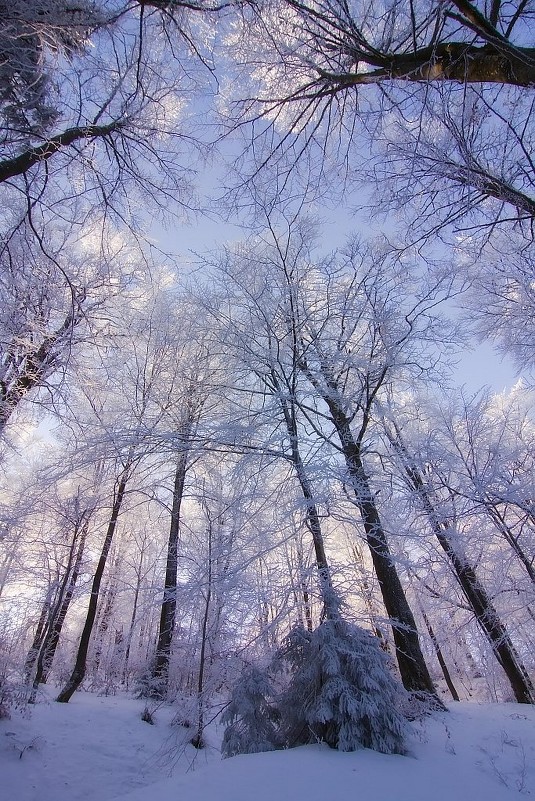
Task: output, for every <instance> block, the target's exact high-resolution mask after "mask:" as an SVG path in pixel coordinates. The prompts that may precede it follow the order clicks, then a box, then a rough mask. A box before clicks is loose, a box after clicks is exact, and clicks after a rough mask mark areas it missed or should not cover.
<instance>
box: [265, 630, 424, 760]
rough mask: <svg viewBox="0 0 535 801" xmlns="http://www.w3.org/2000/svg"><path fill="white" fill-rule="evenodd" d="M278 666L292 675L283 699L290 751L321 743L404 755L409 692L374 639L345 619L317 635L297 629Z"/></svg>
mask: <svg viewBox="0 0 535 801" xmlns="http://www.w3.org/2000/svg"><path fill="white" fill-rule="evenodd" d="M277 663H279V664H280V665H281V667H282V669H288V668H289V672H290V676H291V678H290V682H289V684H288V687H287V688H286V690H285V691H284V692H283V694H282V695H281V697H280V699H279V704H280V708H281V710H284V714H283V718H282V725H283V729H284V739H285V741H286V743H287V744H288V746H290V747H291V746H294V745H301V744H305V743H312V742H318V741H319V742H326V743H327V744H328V745H330V746H331V747H332V748H337V749H339V750H340V751H355V750H357V749H359V748H372V749H374V750H375V751H381V752H382V753H385V754H395V753H403V752H404V751H405V748H404V738H405V735H406V733H407V725H408V724H407V721H406V719H405V718H404V716H403V715H402V713H401V711H400V707H401V703H402V700H403V698H404V694H405V693H404V691H403V689H402V687H401V685H400V684H399V683H398V682H397V681H396V679H395V678H394V676H393V675H392V673H391V672H390V670H389V665H388V657H387V655H386V654H385V653H384V651H383V650H382V649H381V647H380V644H379V641H378V640H377V638H376V637H374V636H373V635H371V634H369V633H368V632H367V631H365V630H364V629H361V628H359V627H358V626H355V625H352V624H351V623H347V622H346V621H344V620H342V619H341V618H338V619H335V620H325V621H324V622H323V623H321V625H320V626H318V628H317V629H315V631H313V632H309V631H307V630H306V629H304V628H303V627H302V626H298V627H295V628H294V629H292V631H291V632H290V634H289V635H288V637H287V638H286V640H285V641H284V643H283V645H282V647H281V648H280V650H279V652H278V654H277V655H276V657H275V665H277Z"/></svg>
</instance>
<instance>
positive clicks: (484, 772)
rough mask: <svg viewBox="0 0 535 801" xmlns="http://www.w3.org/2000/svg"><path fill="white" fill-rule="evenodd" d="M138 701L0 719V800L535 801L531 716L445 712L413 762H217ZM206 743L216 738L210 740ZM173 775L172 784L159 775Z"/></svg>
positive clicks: (490, 710)
mask: <svg viewBox="0 0 535 801" xmlns="http://www.w3.org/2000/svg"><path fill="white" fill-rule="evenodd" d="M142 709H143V703H142V702H141V701H134V700H132V699H128V698H122V697H118V696H116V697H110V698H99V697H96V696H94V695H91V694H88V693H78V694H76V695H75V696H74V697H73V699H72V700H71V702H70V703H69V704H67V705H64V704H56V703H54V702H50V703H48V704H47V703H42V704H39V705H37V706H36V707H35V708H34V709H33V711H32V712H31V715H30V716H29V717H28V716H21V715H20V713H14V714H13V716H12V719H11V720H7V721H6V720H3V721H0V777H1V780H0V781H1V783H0V798H1V799H2V801H112V800H114V799H117V801H286V800H288V801H301V800H302V801H346V799H347V801H350V799H351V801H359V800H360V799H362V801H480V800H481V801H508V799H526V798H529V797H530V796H531V797H533V798H535V709H534V708H532V707H527V706H520V705H518V704H504V705H491V704H487V705H481V706H479V705H476V704H469V703H462V704H454V705H452V706H451V707H450V710H451V711H450V713H449V714H442V715H438V716H437V717H436V718H435V719H433V720H428V721H426V722H425V723H424V724H418V725H417V726H416V728H415V732H414V735H413V737H412V740H411V742H410V751H411V753H410V755H409V756H406V757H401V756H384V755H382V754H377V753H374V752H372V751H359V752H357V753H354V754H343V753H338V752H336V751H332V750H330V749H329V748H327V747H325V746H322V745H317V746H306V747H303V748H298V749H295V750H292V751H284V752H277V753H269V754H255V755H251V756H241V757H235V758H234V759H229V760H225V761H221V760H220V758H219V754H218V752H217V748H215V747H214V746H212V747H208V748H206V749H204V750H203V751H200V752H196V751H195V750H194V749H193V748H192V747H191V746H189V745H188V746H185V747H184V746H183V745H181V742H183V735H184V734H185V732H184V731H183V730H181V729H176V728H171V727H170V725H169V723H170V720H171V718H172V716H173V710H172V709H169V708H162V709H159V710H158V711H157V712H156V721H157V722H156V725H155V726H150V725H148V724H147V723H144V722H142V721H141V718H140V716H141V712H142ZM212 740H213V741H214V742H215V740H216V736H215V734H212ZM169 776H171V777H170V778H168V777H169Z"/></svg>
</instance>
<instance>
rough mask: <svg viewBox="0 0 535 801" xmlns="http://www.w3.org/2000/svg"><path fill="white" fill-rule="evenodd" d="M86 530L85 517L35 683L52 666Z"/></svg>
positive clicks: (87, 526)
mask: <svg viewBox="0 0 535 801" xmlns="http://www.w3.org/2000/svg"><path fill="white" fill-rule="evenodd" d="M88 530H89V520H88V519H86V520H85V522H84V524H83V528H82V534H81V537H80V542H79V544H78V549H77V552H76V559H75V562H74V565H73V567H72V571H70V575H69V574H67V575H66V577H65V578H66V579H68V580H67V581H66V582H65V586H64V587H63V588H62V592H61V594H60V599H61V600H60V603H59V607H58V608H57V610H56V612H55V614H54V617H53V619H52V622H51V625H50V628H49V631H48V632H47V635H46V637H45V640H44V642H43V645H42V648H41V654H39V660H38V663H37V673H36V675H35V682H36V684H39V683H41V684H46V681H47V679H48V674H49V672H50V668H51V667H52V663H53V661H54V656H55V654H56V649H57V647H58V643H59V638H60V635H61V630H62V628H63V624H64V622H65V618H66V616H67V612H68V611H69V606H70V603H71V600H72V596H73V594H74V590H75V588H76V583H77V581H78V576H79V575H80V567H81V565H82V557H83V554H84V548H85V541H86V538H87V532H88Z"/></svg>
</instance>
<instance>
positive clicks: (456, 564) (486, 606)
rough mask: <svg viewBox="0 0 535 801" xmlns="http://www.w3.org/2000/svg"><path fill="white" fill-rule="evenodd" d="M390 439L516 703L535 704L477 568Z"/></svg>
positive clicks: (417, 474) (403, 451)
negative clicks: (503, 673) (460, 549)
mask: <svg viewBox="0 0 535 801" xmlns="http://www.w3.org/2000/svg"><path fill="white" fill-rule="evenodd" d="M390 440H391V442H392V444H393V445H394V447H395V448H396V449H397V451H398V453H399V454H400V456H401V460H402V463H403V466H404V469H405V473H406V475H407V479H408V482H409V485H410V486H411V487H412V489H414V490H415V491H416V492H417V494H418V497H419V498H420V501H421V504H422V506H423V508H424V510H425V512H426V514H427V516H428V519H429V522H430V525H431V528H432V530H433V533H434V534H435V536H436V538H437V540H438V542H439V544H440V546H441V548H442V549H443V551H444V553H445V554H446V555H447V557H448V559H449V561H450V563H451V565H452V567H453V570H454V573H455V577H456V579H457V581H458V582H459V586H460V587H461V589H462V591H463V593H464V595H465V597H466V599H467V601H468V603H469V604H470V607H471V609H472V611H473V612H474V615H475V617H476V620H477V622H478V624H479V626H480V628H481V630H482V631H483V634H484V635H485V637H486V638H487V640H488V642H489V643H490V646H491V648H492V651H493V653H494V655H495V657H496V659H497V660H498V662H499V663H500V665H501V666H502V668H503V670H504V671H505V674H506V676H507V678H508V679H509V683H510V684H511V688H512V690H513V693H514V696H515V698H516V700H517V701H518V703H520V704H534V703H535V690H534V687H533V684H532V682H531V680H530V677H529V675H528V672H527V670H526V668H525V667H524V665H523V663H522V661H521V659H520V657H519V656H518V654H517V652H516V649H515V647H514V645H513V643H512V641H511V638H510V637H509V634H508V632H507V629H506V628H505V626H504V624H503V623H502V622H501V620H500V617H499V615H498V612H497V610H496V609H495V607H494V604H493V603H492V600H491V598H490V597H489V595H488V594H487V592H486V590H485V588H484V587H483V585H482V584H481V582H480V581H479V579H478V578H477V575H476V572H475V570H474V568H473V566H472V565H471V564H470V563H469V561H468V560H467V559H466V557H465V556H463V555H461V554H460V553H459V552H458V551H457V549H456V547H455V544H454V542H453V540H452V538H451V536H450V535H449V527H448V524H447V522H445V521H443V520H441V518H440V515H439V514H438V513H437V511H436V509H435V508H434V505H433V502H432V499H431V496H430V493H429V491H428V489H427V487H426V485H425V482H424V479H423V477H422V475H421V473H420V471H419V470H418V468H417V467H416V466H415V465H414V464H412V463H411V461H410V457H409V455H408V453H407V450H406V448H405V445H404V443H403V441H402V440H401V434H400V432H399V431H397V430H396V437H395V438H394V437H390Z"/></svg>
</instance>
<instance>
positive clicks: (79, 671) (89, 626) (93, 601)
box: [56, 464, 130, 704]
mask: <svg viewBox="0 0 535 801" xmlns="http://www.w3.org/2000/svg"><path fill="white" fill-rule="evenodd" d="M129 470H130V464H127V465H126V466H125V468H124V470H123V472H122V473H121V476H120V478H119V479H118V482H116V487H117V489H116V491H115V493H114V500H113V506H112V512H111V517H110V522H109V523H108V528H107V531H106V537H105V539H104V544H103V546H102V551H101V553H100V559H99V561H98V565H97V569H96V571H95V576H94V579H93V584H92V586H91V595H90V598H89V607H88V610H87V616H86V620H85V625H84V628H83V631H82V635H81V638H80V644H79V646H78V653H77V656H76V662H75V665H74V669H73V672H72V674H71V677H70V679H69V681H68V682H67V684H66V685H65V687H64V688H63V690H62V691H61V692H60V694H59V695H58V697H57V698H56V701H59V702H60V703H64V704H66V703H67V702H68V701H69V700H70V699H71V697H72V695H73V694H74V693H75V692H76V690H77V689H78V687H79V686H80V684H81V683H82V681H83V680H84V677H85V671H86V664H87V652H88V650H89V640H90V638H91V632H92V631H93V625H94V623H95V617H96V614H97V604H98V598H99V592H100V585H101V583H102V576H103V574H104V568H105V567H106V561H107V559H108V554H109V552H110V548H111V544H112V540H113V535H114V533H115V529H116V527H117V519H118V517H119V512H120V510H121V505H122V503H123V498H124V493H125V490H126V484H127V481H128V478H129Z"/></svg>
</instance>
